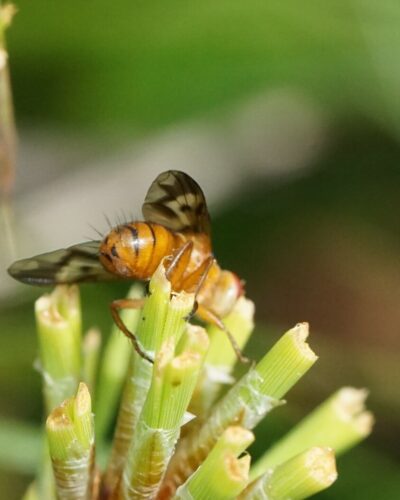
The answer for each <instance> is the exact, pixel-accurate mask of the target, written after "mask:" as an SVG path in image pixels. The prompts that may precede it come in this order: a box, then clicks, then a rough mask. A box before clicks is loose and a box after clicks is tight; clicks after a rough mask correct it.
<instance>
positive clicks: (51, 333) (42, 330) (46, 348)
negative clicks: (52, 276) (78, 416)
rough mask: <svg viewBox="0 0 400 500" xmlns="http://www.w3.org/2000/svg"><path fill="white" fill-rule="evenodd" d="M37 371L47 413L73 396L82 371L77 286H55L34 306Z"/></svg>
mask: <svg viewBox="0 0 400 500" xmlns="http://www.w3.org/2000/svg"><path fill="white" fill-rule="evenodd" d="M35 313H36V325H37V332H38V337H39V347H40V369H41V372H42V377H43V383H44V397H45V404H46V408H47V413H49V412H50V411H51V410H52V409H53V408H55V407H56V406H58V405H59V404H61V402H62V401H64V400H65V399H66V398H68V397H70V396H72V395H73V394H74V393H75V391H76V389H77V386H78V381H79V378H80V369H81V310H80V304H79V290H78V287H77V286H71V287H67V286H58V287H56V288H55V289H54V291H53V292H52V293H51V294H49V295H43V296H42V297H40V298H39V299H38V300H37V301H36V303H35Z"/></svg>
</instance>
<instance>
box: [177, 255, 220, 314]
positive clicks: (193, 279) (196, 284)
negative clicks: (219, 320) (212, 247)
mask: <svg viewBox="0 0 400 500" xmlns="http://www.w3.org/2000/svg"><path fill="white" fill-rule="evenodd" d="M214 262H215V259H214V257H212V256H210V257H208V258H207V259H206V260H205V261H204V262H202V263H201V264H200V266H199V267H198V268H197V269H195V270H194V271H193V272H192V273H191V274H189V276H187V277H185V279H184V280H183V283H182V289H183V290H192V289H194V296H195V299H196V298H197V295H198V294H199V292H200V290H201V288H202V286H203V285H204V283H205V280H206V278H207V275H208V273H209V271H210V269H211V268H212V266H213V264H214ZM197 308H198V303H197V300H195V302H194V306H193V309H192V310H191V312H190V313H189V314H188V316H187V318H186V320H187V321H189V320H190V319H191V318H192V317H193V316H194V315H195V314H196V312H197Z"/></svg>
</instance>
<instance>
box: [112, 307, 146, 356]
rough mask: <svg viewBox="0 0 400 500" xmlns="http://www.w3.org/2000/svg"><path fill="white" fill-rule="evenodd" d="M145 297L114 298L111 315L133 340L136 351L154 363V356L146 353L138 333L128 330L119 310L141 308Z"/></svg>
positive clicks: (123, 331) (124, 332)
mask: <svg viewBox="0 0 400 500" xmlns="http://www.w3.org/2000/svg"><path fill="white" fill-rule="evenodd" d="M144 302H145V299H119V300H113V301H112V302H111V304H110V309H111V315H112V317H113V320H114V322H115V324H116V325H117V326H118V328H119V329H120V330H121V332H122V333H123V334H124V335H126V336H127V337H128V339H129V340H130V341H131V342H132V344H133V348H134V349H135V351H136V352H137V353H138V354H139V356H141V357H142V358H143V359H145V360H147V361H149V362H150V363H154V360H153V359H152V357H151V356H150V355H149V354H147V353H146V351H145V350H144V349H143V347H142V346H141V344H140V342H139V340H138V339H137V338H136V335H135V334H134V333H132V332H130V331H129V330H128V328H127V327H126V325H125V323H124V322H123V321H122V319H121V316H120V315H119V311H121V310H123V309H141V308H142V307H143V305H144Z"/></svg>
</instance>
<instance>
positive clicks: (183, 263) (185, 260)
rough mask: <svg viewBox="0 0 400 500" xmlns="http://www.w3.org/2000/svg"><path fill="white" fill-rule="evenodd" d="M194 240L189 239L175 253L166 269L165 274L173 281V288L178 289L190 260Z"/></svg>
mask: <svg viewBox="0 0 400 500" xmlns="http://www.w3.org/2000/svg"><path fill="white" fill-rule="evenodd" d="M192 251H193V241H191V240H189V241H187V242H186V243H185V244H184V245H182V246H181V247H180V248H178V250H177V251H176V252H175V253H174V254H173V256H172V259H171V261H170V262H169V263H168V264H167V266H166V269H165V276H166V278H167V279H168V280H169V281H170V282H171V286H172V289H173V290H174V291H177V289H179V286H180V282H181V281H182V278H183V275H184V274H185V271H186V269H187V266H188V264H189V261H190V256H191V254H192Z"/></svg>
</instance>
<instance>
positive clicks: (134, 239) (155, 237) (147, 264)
mask: <svg viewBox="0 0 400 500" xmlns="http://www.w3.org/2000/svg"><path fill="white" fill-rule="evenodd" d="M180 241H181V239H180V238H177V236H176V235H174V234H173V233H172V232H171V231H169V230H168V229H166V228H165V227H164V226H161V225H160V224H152V223H149V222H131V223H129V224H124V225H123V226H119V227H117V228H116V229H113V230H112V231H111V232H110V233H109V234H108V235H107V237H106V238H105V239H104V240H103V242H102V244H101V246H100V261H101V263H102V264H103V266H104V267H105V268H106V269H107V270H108V271H110V272H112V273H114V274H117V275H119V276H121V277H124V278H136V279H140V280H145V279H148V278H150V277H151V276H152V274H153V273H154V271H155V270H156V269H157V267H158V265H159V264H160V262H161V260H162V259H163V258H164V257H165V256H167V255H171V254H172V253H173V251H174V250H175V249H176V247H177V246H179V244H180Z"/></svg>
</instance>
